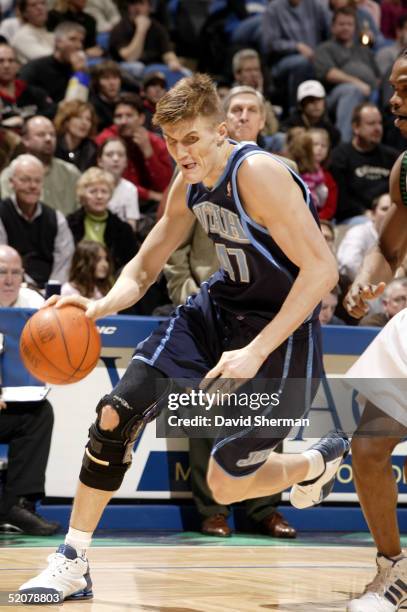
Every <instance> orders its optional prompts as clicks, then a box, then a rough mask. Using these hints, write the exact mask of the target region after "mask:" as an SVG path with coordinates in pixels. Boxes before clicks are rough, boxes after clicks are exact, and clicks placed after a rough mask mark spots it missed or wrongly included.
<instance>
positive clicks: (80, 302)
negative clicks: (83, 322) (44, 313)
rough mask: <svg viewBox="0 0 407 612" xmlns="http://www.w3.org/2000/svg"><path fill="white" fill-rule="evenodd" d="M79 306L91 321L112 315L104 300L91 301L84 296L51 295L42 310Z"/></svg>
mask: <svg viewBox="0 0 407 612" xmlns="http://www.w3.org/2000/svg"><path fill="white" fill-rule="evenodd" d="M67 305H70V306H78V308H82V309H83V310H84V311H85V313H86V316H87V317H88V318H89V319H92V320H93V321H95V320H96V319H100V318H101V317H107V316H108V315H109V314H111V312H110V310H109V311H108V310H107V308H106V307H105V306H104V304H103V300H102V299H100V300H91V299H89V298H86V297H83V296H82V295H67V296H64V297H62V296H60V295H51V297H50V298H49V299H48V300H47V301H46V302H44V304H43V305H42V306H41V308H46V307H47V306H55V308H63V306H67Z"/></svg>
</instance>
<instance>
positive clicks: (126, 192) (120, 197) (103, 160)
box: [98, 137, 140, 231]
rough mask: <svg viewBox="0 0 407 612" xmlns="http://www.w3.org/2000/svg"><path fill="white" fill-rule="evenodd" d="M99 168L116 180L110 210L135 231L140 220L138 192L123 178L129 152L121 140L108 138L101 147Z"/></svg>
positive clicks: (109, 205)
mask: <svg viewBox="0 0 407 612" xmlns="http://www.w3.org/2000/svg"><path fill="white" fill-rule="evenodd" d="M98 166H99V168H102V169H103V170H106V171H107V172H110V173H111V174H112V176H113V178H114V182H115V189H114V192H113V195H112V197H111V199H110V201H109V204H108V208H109V210H111V211H112V212H113V213H115V214H116V215H117V216H118V217H120V219H121V220H122V221H127V223H129V224H130V226H131V227H132V228H133V230H134V231H135V230H136V225H137V221H138V219H140V209H139V203H138V192H137V187H136V186H135V185H134V184H133V183H131V182H130V181H128V180H126V179H124V178H122V174H123V172H124V170H125V168H126V167H127V151H126V145H125V144H124V142H123V140H122V139H121V138H117V137H112V138H108V139H107V140H105V142H104V143H103V144H102V145H101V146H100V147H99V150H98Z"/></svg>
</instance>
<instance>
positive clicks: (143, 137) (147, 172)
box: [96, 94, 173, 202]
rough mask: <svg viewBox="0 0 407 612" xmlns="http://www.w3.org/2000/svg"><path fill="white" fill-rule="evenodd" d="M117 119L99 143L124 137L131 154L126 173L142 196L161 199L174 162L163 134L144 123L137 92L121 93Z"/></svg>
mask: <svg viewBox="0 0 407 612" xmlns="http://www.w3.org/2000/svg"><path fill="white" fill-rule="evenodd" d="M113 120H114V125H111V126H110V127H108V128H106V129H104V130H103V131H102V132H101V133H100V134H99V135H98V136H97V137H96V143H97V144H98V145H99V146H100V145H101V144H102V143H103V142H105V140H107V139H108V138H111V137H112V136H120V137H121V138H123V140H124V142H125V143H126V147H127V157H128V164H127V168H126V170H125V171H124V173H123V177H124V178H125V179H127V180H129V181H131V182H132V183H134V184H135V185H136V186H137V189H138V191H139V196H140V198H141V199H142V200H155V201H157V202H159V201H160V199H161V197H162V193H163V191H164V190H165V188H166V187H167V186H168V184H169V182H170V180H171V176H172V172H173V164H172V161H171V158H170V156H169V154H168V152H167V147H166V145H165V143H164V141H163V140H162V138H160V137H159V136H157V135H156V134H153V133H152V132H150V131H148V130H146V128H145V127H144V120H145V115H144V111H143V102H142V100H141V99H140V97H139V96H137V95H135V94H123V95H122V96H120V98H119V101H118V102H117V104H116V107H115V111H114V118H113Z"/></svg>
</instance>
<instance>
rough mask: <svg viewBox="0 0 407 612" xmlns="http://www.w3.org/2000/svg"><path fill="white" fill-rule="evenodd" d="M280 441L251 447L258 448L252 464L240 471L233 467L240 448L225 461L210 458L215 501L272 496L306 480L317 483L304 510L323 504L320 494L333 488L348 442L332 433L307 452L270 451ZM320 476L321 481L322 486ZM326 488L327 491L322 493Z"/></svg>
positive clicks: (228, 502)
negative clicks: (266, 446) (265, 445)
mask: <svg viewBox="0 0 407 612" xmlns="http://www.w3.org/2000/svg"><path fill="white" fill-rule="evenodd" d="M280 441H281V440H280V439H277V440H274V441H272V440H268V445H269V448H266V449H264V450H259V447H258V445H256V446H255V447H254V446H253V445H252V448H256V449H257V450H252V451H251V453H252V455H253V460H254V464H252V465H251V466H249V467H244V468H243V470H239V469H236V465H238V463H239V462H241V461H242V459H239V457H241V454H240V453H241V449H239V451H238V452H239V454H238V455H235V452H234V450H232V448H231V447H229V449H228V453H227V454H228V456H227V458H226V461H225V453H223V455H224V457H223V458H222V459H221V458H220V456H219V453H218V455H216V454H215V455H213V456H212V457H211V460H210V462H209V467H208V484H209V486H210V488H211V490H212V493H213V495H214V498H215V499H216V500H217V501H218V502H220V503H224V504H232V503H234V502H238V501H243V500H244V499H252V498H254V497H261V496H265V495H273V494H275V493H279V492H281V491H284V490H285V489H287V488H288V487H291V486H293V485H296V484H298V483H308V482H309V481H310V482H312V483H314V481H315V483H317V484H316V485H315V491H316V493H315V494H311V496H309V495H308V491H307V496H306V499H305V502H304V505H303V507H308V506H311V505H314V504H316V503H319V502H320V501H322V498H321V493H322V495H323V497H326V496H327V495H328V493H329V492H330V490H331V489H332V486H333V479H334V477H335V474H336V472H337V470H338V468H339V466H340V464H341V462H342V460H343V458H344V456H345V455H346V454H347V453H348V450H349V444H348V441H347V439H346V438H344V437H343V436H342V435H341V434H336V432H332V433H331V434H328V436H327V437H326V438H323V439H322V440H321V441H320V442H319V443H318V444H317V445H314V447H311V449H309V450H308V451H305V452H303V453H298V454H288V453H284V454H278V453H275V452H273V450H272V449H273V448H274V447H275V446H277V445H278V444H279V443H280ZM270 444H272V446H270ZM240 446H241V447H242V445H240ZM236 450H237V449H236ZM234 455H235V456H234ZM249 455H250V453H249ZM265 457H267V458H266V459H265ZM236 459H237V460H236ZM219 460H220V461H221V462H222V463H221V464H220V462H219ZM249 461H250V459H249ZM258 463H261V465H258ZM247 465H249V464H247ZM322 476H324V479H323V482H322V484H321V483H320V481H321V480H322V478H321V477H322ZM325 485H326V487H327V489H326V490H323V489H324V487H325ZM328 488H329V491H328ZM309 499H311V501H309Z"/></svg>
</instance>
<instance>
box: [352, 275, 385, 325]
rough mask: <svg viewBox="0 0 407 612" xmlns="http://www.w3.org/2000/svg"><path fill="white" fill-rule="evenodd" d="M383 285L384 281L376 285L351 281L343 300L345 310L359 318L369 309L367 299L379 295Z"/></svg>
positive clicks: (383, 287) (372, 298)
mask: <svg viewBox="0 0 407 612" xmlns="http://www.w3.org/2000/svg"><path fill="white" fill-rule="evenodd" d="M385 287H386V283H379V284H378V285H372V284H368V285H361V284H360V283H353V285H352V286H351V288H350V289H349V291H348V293H347V294H346V297H345V299H344V300H343V305H344V307H345V309H346V311H347V312H348V313H349V314H350V315H351V316H352V317H354V318H355V319H361V318H362V317H363V316H364V315H365V314H367V313H368V311H369V306H368V301H369V300H374V299H375V298H377V297H379V296H380V295H381V294H382V293H383V291H384V289H385Z"/></svg>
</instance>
